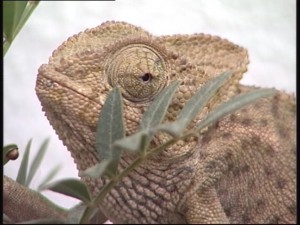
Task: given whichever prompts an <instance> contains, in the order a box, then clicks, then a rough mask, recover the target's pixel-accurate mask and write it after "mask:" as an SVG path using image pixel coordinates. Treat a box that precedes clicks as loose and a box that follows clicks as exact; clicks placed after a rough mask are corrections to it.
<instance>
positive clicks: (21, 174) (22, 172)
mask: <svg viewBox="0 0 300 225" xmlns="http://www.w3.org/2000/svg"><path fill="white" fill-rule="evenodd" d="M31 142H32V139H30V140H29V141H28V143H27V145H26V148H25V152H24V155H23V158H22V162H21V165H20V167H19V170H18V175H17V178H16V181H17V182H18V183H19V184H22V185H24V186H25V187H29V185H30V183H31V181H32V179H33V177H34V175H35V174H36V172H37V170H38V169H39V167H40V164H41V162H42V160H43V158H44V155H45V153H46V150H47V146H48V143H49V139H45V140H44V141H43V143H42V144H41V146H40V148H39V150H38V151H37V154H36V156H35V157H34V159H33V161H32V163H31V165H30V168H29V170H28V167H29V166H28V160H29V154H30V148H31ZM58 169H59V166H56V167H54V168H53V169H52V170H50V172H49V173H48V174H47V175H46V177H45V179H44V180H43V181H42V182H41V184H40V185H39V186H40V187H42V186H44V185H45V184H46V183H48V182H49V181H50V180H51V179H52V178H53V177H54V176H55V175H56V174H57V172H58ZM27 171H28V173H27Z"/></svg>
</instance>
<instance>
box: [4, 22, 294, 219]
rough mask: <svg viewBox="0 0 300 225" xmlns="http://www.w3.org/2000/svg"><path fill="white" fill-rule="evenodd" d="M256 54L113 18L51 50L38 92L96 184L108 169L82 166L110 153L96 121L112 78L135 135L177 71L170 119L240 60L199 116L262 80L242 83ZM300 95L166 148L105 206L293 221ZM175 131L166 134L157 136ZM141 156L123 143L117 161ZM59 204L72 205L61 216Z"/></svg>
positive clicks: (118, 211) (121, 215) (146, 214)
mask: <svg viewBox="0 0 300 225" xmlns="http://www.w3.org/2000/svg"><path fill="white" fill-rule="evenodd" d="M248 64H249V58H248V53H247V50H246V49H245V48H243V47H240V46H238V45H236V44H234V43H232V42H230V41H228V40H226V39H222V38H220V37H218V36H213V35H208V34H203V33H196V34H192V35H191V34H190V35H184V34H177V35H164V36H155V35H152V34H150V33H149V32H147V31H146V30H144V29H143V28H141V27H138V26H135V25H132V24H129V23H126V22H118V21H107V22H104V23H102V24H101V25H99V26H97V27H95V28H91V29H86V30H85V31H83V32H80V33H79V34H76V35H74V36H72V37H70V38H68V39H67V40H66V41H65V42H63V43H62V44H61V45H60V46H59V47H58V48H57V49H56V50H55V51H54V52H53V53H52V56H51V57H50V59H49V62H48V63H47V64H43V65H41V67H40V68H39V70H38V75H37V81H36V93H37V96H38V98H39V100H40V102H41V106H42V110H43V111H44V112H45V116H46V117H47V118H48V120H49V122H50V124H51V125H52V127H53V129H54V130H55V131H56V133H57V135H58V137H59V139H60V140H62V142H63V144H64V145H65V146H66V147H67V149H68V150H69V151H70V153H71V156H72V158H73V159H74V162H75V164H76V166H77V169H78V171H79V176H80V177H81V179H82V181H83V182H85V183H86V184H87V186H88V187H89V189H90V190H91V192H92V193H93V195H97V193H99V191H100V190H101V187H103V185H105V184H106V183H107V182H108V181H107V179H106V178H105V177H101V178H91V177H87V176H83V174H82V172H83V171H85V170H86V169H87V168H89V167H91V166H93V165H95V164H96V163H99V162H100V161H101V160H102V159H101V156H99V155H98V154H97V152H96V148H95V142H96V139H95V133H96V125H97V120H98V116H99V112H101V109H102V107H103V105H104V102H105V99H106V97H107V95H108V93H109V92H110V90H112V88H114V87H119V89H120V90H121V93H122V99H123V103H124V104H123V107H124V111H123V114H124V122H125V124H126V135H131V134H133V133H135V132H136V131H137V130H138V128H139V122H140V120H141V117H142V115H143V113H144V112H145V110H146V109H147V107H148V106H149V104H150V103H151V102H152V101H153V99H155V97H156V96H157V95H158V94H159V93H160V92H161V90H163V89H164V88H165V87H167V86H168V85H169V84H170V82H172V81H174V80H179V81H180V85H179V88H178V90H177V91H176V93H175V95H174V97H173V99H172V102H171V104H170V107H169V108H168V111H167V115H166V118H165V121H167V122H170V121H174V120H175V119H176V116H177V115H178V113H179V112H180V110H181V109H182V108H183V106H184V104H185V103H186V102H187V101H188V99H190V98H191V97H192V96H193V95H194V93H195V92H196V90H198V89H199V87H202V86H203V85H205V84H206V83H207V82H208V81H210V80H211V79H212V78H214V77H216V76H217V75H219V74H220V73H222V72H225V71H232V72H233V75H232V76H231V78H230V79H229V80H228V81H227V82H226V83H225V85H223V86H222V87H221V88H220V89H219V91H218V92H217V93H216V94H215V95H214V96H213V97H212V98H211V100H210V101H209V103H208V104H207V106H206V107H205V108H204V110H202V111H201V112H200V113H199V115H197V117H196V118H195V119H194V120H193V121H192V123H191V125H190V126H194V125H195V124H196V123H197V122H199V121H201V120H202V119H203V118H204V117H205V115H207V113H209V112H210V111H211V110H212V109H214V108H215V107H217V106H218V105H220V104H221V103H224V102H226V101H227V100H229V99H230V98H232V97H233V96H236V95H238V94H240V93H244V92H248V91H251V90H255V89H259V87H254V86H245V85H242V84H240V80H241V78H242V77H243V75H244V73H245V72H246V71H247V65H248ZM295 102H296V101H295V96H294V95H292V94H288V93H286V92H284V91H280V90H276V94H275V95H274V96H272V97H268V98H263V99H261V100H259V101H257V102H255V103H253V104H251V105H249V106H246V107H244V108H242V109H239V110H238V111H236V112H234V113H232V114H230V115H228V116H226V117H224V118H223V119H221V120H220V121H218V122H217V123H216V124H215V125H213V126H211V127H209V128H208V129H207V131H206V132H204V133H203V134H201V135H199V136H198V137H193V138H188V139H186V140H181V141H178V142H176V143H175V144H173V145H172V146H170V147H167V148H166V149H164V150H163V151H162V152H161V153H159V154H157V155H155V156H153V157H152V158H150V159H147V160H146V161H145V162H144V163H143V164H141V165H140V166H139V167H137V168H136V169H134V170H133V171H132V172H131V173H129V174H128V175H127V176H126V177H124V178H123V179H122V180H120V181H119V182H118V183H117V184H116V185H115V186H114V188H113V189H112V190H111V192H110V193H108V195H107V196H106V197H105V199H104V201H103V202H102V203H101V204H100V205H99V209H100V213H102V214H103V215H102V216H103V217H104V218H105V219H106V218H107V219H109V220H110V221H111V222H113V223H295V222H296V103H295ZM166 138H167V137H166V135H163V134H161V135H158V136H157V137H155V138H154V139H153V141H152V142H151V146H154V147H155V146H157V145H159V144H161V143H163V142H164V141H165V140H166ZM133 160H134V155H133V154H130V153H128V152H124V153H123V154H122V156H121V159H120V164H119V168H118V169H120V170H121V169H124V168H125V167H127V166H128V165H129V164H130V163H131V162H132V161H133ZM5 179H7V178H5ZM9 182H12V181H9ZM8 205H9V204H8ZM49 207H52V206H49ZM4 212H5V210H4ZM58 214H59V215H60V216H62V217H63V216H65V215H63V213H61V212H59V211H57V212H54V213H53V214H52V215H56V216H57V215H58ZM104 221H105V220H104Z"/></svg>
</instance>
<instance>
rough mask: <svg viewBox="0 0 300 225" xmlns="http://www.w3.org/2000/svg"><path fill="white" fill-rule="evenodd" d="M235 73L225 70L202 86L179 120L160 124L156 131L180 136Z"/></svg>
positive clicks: (179, 116)
mask: <svg viewBox="0 0 300 225" xmlns="http://www.w3.org/2000/svg"><path fill="white" fill-rule="evenodd" d="M232 75H233V73H232V72H224V73H222V74H221V75H219V76H217V77H216V78H214V79H213V80H211V81H209V82H208V83H207V84H205V85H204V86H203V87H201V88H200V89H199V90H198V91H196V93H195V94H194V95H193V97H192V98H191V99H190V100H189V101H188V102H187V103H186V104H185V106H184V107H183V109H182V110H181V111H180V113H179V115H178V117H177V120H176V121H175V122H172V123H166V124H161V125H159V126H158V127H157V128H156V129H155V132H157V131H164V132H166V133H168V134H170V135H172V136H173V137H179V136H180V135H181V134H182V132H183V131H184V129H185V128H186V127H187V126H188V124H189V123H190V122H191V121H192V120H193V119H194V118H195V117H196V116H197V114H198V113H199V112H200V111H201V109H203V107H204V106H205V105H206V104H207V102H208V101H209V100H210V99H211V97H212V96H213V95H214V94H215V93H216V92H217V91H218V90H219V88H220V87H221V86H222V85H223V84H224V83H225V82H226V80H228V79H229V78H230V77H231V76H232Z"/></svg>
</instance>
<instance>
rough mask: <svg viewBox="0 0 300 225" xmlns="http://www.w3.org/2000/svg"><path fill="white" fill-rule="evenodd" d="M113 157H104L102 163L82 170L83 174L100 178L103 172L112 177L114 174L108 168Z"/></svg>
mask: <svg viewBox="0 0 300 225" xmlns="http://www.w3.org/2000/svg"><path fill="white" fill-rule="evenodd" d="M111 162H112V159H111V158H110V159H104V160H102V161H101V162H100V163H97V164H96V165H94V166H92V167H89V168H87V169H86V170H85V171H83V172H82V175H84V176H89V177H92V178H98V177H100V176H102V175H103V174H106V175H107V176H109V177H111V176H112V175H113V174H110V173H109V172H110V171H109V170H107V168H108V166H109V165H110V164H111Z"/></svg>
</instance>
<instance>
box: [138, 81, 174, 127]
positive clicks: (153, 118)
mask: <svg viewBox="0 0 300 225" xmlns="http://www.w3.org/2000/svg"><path fill="white" fill-rule="evenodd" d="M179 83H180V82H179V81H175V82H172V83H171V84H170V85H169V86H168V87H166V88H165V89H163V90H162V91H161V93H160V94H159V95H158V96H157V97H156V98H155V100H154V101H153V102H152V103H151V104H150V106H149V107H148V109H147V111H146V112H145V113H144V115H143V117H142V119H141V123H140V130H143V129H150V128H151V127H155V126H157V125H159V124H160V123H161V121H162V120H163V118H164V116H165V114H166V112H167V109H168V107H169V104H170V102H171V100H172V97H173V95H174V93H175V91H176V89H177V87H178V86H179Z"/></svg>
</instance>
